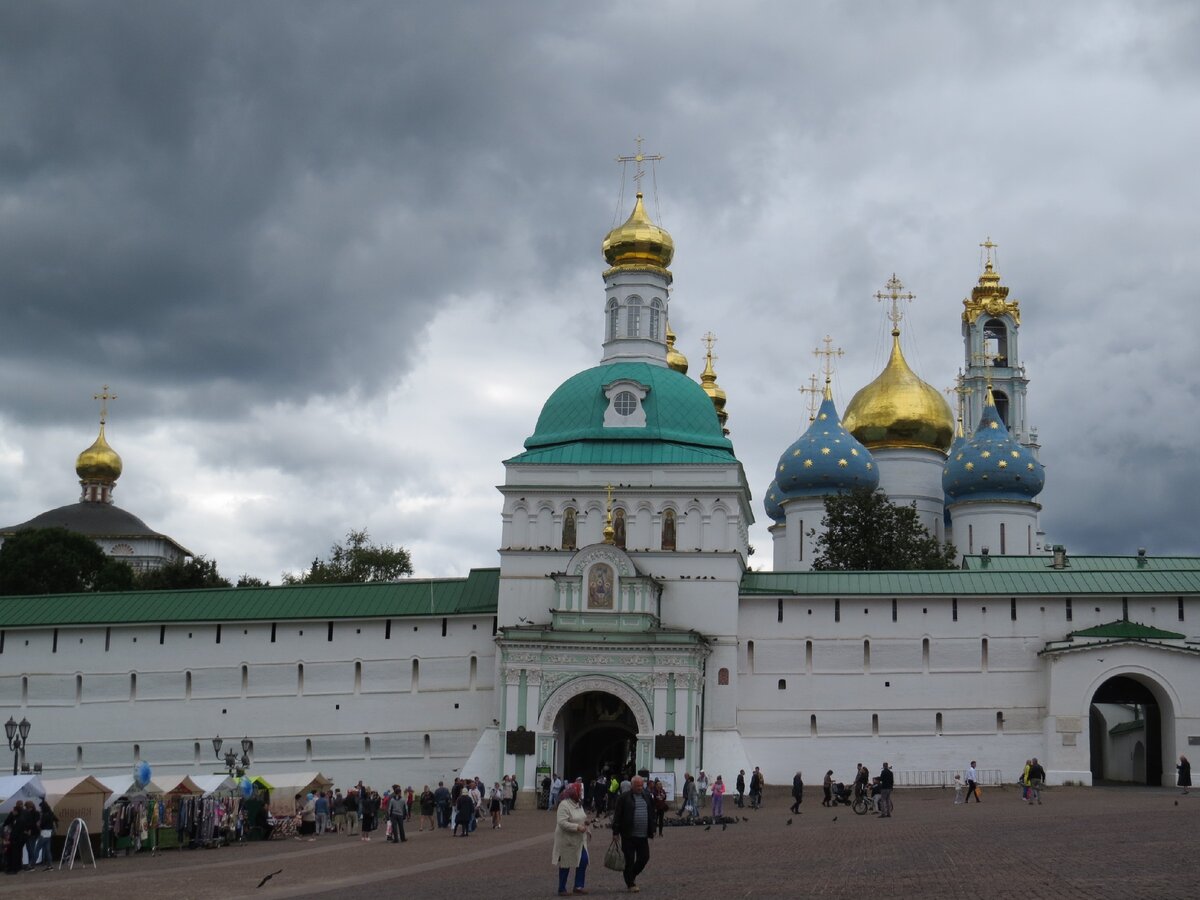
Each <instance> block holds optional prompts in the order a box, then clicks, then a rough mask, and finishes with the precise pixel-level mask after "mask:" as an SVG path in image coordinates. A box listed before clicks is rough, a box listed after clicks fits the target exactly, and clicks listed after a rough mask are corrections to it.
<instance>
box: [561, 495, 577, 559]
mask: <svg viewBox="0 0 1200 900" xmlns="http://www.w3.org/2000/svg"><path fill="white" fill-rule="evenodd" d="M562 548H563V549H564V550H574V549H575V510H574V509H572V508H571V507H570V506H568V507H567V508H566V509H564V510H563V520H562Z"/></svg>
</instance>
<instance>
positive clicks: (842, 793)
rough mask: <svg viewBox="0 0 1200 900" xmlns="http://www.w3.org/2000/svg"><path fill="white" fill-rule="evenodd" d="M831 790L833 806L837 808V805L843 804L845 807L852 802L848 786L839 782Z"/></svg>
mask: <svg viewBox="0 0 1200 900" xmlns="http://www.w3.org/2000/svg"><path fill="white" fill-rule="evenodd" d="M832 788H833V790H832V794H833V798H832V799H833V805H834V806H837V805H838V804H839V803H844V804H845V805H846V806H850V805H851V804H852V803H853V802H854V798H853V796H852V793H851V791H850V787H849V785H847V784H845V783H844V782H841V781H839V782H837V783H836V784H834V785H832Z"/></svg>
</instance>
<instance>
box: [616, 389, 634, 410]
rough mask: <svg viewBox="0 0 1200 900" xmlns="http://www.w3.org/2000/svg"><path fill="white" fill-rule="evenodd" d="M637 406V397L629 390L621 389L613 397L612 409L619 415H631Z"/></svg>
mask: <svg viewBox="0 0 1200 900" xmlns="http://www.w3.org/2000/svg"><path fill="white" fill-rule="evenodd" d="M637 408H638V402H637V397H635V396H634V395H633V393H632V392H631V391H621V393H619V394H617V396H616V397H614V398H613V409H614V410H615V411H616V413H617V415H619V416H632V415H633V414H634V413H635V412H637Z"/></svg>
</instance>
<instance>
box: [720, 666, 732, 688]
mask: <svg viewBox="0 0 1200 900" xmlns="http://www.w3.org/2000/svg"><path fill="white" fill-rule="evenodd" d="M717 684H729V670H728V669H726V668H725V667H724V666H722V667H721V668H720V669H718V670H717Z"/></svg>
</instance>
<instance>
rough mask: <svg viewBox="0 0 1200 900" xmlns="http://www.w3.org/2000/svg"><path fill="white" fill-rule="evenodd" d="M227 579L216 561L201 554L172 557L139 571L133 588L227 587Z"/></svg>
mask: <svg viewBox="0 0 1200 900" xmlns="http://www.w3.org/2000/svg"><path fill="white" fill-rule="evenodd" d="M229 586H230V584H229V579H228V578H222V577H221V574H220V573H219V572H218V571H217V561H216V560H215V559H206V558H205V557H203V556H191V557H187V558H185V559H173V560H171V561H170V562H169V563H167V564H166V565H164V566H161V567H159V568H157V569H147V570H146V571H144V572H141V573H140V574H139V575H138V576H137V579H136V583H135V584H134V589H135V590H141V591H170V590H186V589H188V588H215V587H229Z"/></svg>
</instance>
